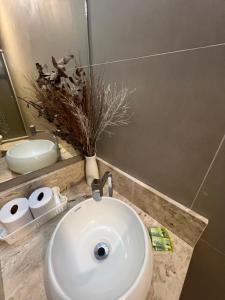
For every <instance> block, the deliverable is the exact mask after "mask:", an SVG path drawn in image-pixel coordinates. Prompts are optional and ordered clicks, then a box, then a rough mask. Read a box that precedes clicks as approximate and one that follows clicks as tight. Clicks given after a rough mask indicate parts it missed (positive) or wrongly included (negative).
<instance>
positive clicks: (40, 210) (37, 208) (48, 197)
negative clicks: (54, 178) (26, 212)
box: [28, 187, 56, 218]
mask: <svg viewBox="0 0 225 300" xmlns="http://www.w3.org/2000/svg"><path fill="white" fill-rule="evenodd" d="M28 202H29V206H30V209H31V212H32V214H33V216H34V218H37V217H39V216H41V215H43V214H45V213H46V212H47V211H49V210H50V209H52V208H53V207H55V206H56V200H55V197H54V194H53V191H52V189H51V188H49V187H43V188H39V189H37V190H35V191H34V192H33V193H32V194H31V195H30V197H29V199H28Z"/></svg>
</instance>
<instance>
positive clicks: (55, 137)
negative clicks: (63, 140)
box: [29, 125, 60, 154]
mask: <svg viewBox="0 0 225 300" xmlns="http://www.w3.org/2000/svg"><path fill="white" fill-rule="evenodd" d="M29 128H30V133H31V135H32V136H35V135H36V134H38V133H49V134H51V135H52V136H53V139H54V142H55V145H56V147H57V151H58V153H59V154H60V148H59V140H58V137H57V135H56V134H57V133H59V132H60V130H59V129H56V130H47V129H40V130H37V129H36V127H35V126H34V125H30V126H29Z"/></svg>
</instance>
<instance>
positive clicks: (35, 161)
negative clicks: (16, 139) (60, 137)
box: [6, 140, 58, 174]
mask: <svg viewBox="0 0 225 300" xmlns="http://www.w3.org/2000/svg"><path fill="white" fill-rule="evenodd" d="M57 159H58V151H57V146H56V145H55V144H54V143H53V142H52V141H49V140H28V141H24V142H22V143H18V144H17V145H15V146H13V147H12V148H11V149H9V150H8V151H7V153H6V162H7V164H8V167H9V169H10V170H12V171H14V172H16V173H19V174H25V173H28V172H32V171H36V170H39V169H41V168H44V167H48V166H50V165H52V164H54V163H55V162H56V161H57Z"/></svg>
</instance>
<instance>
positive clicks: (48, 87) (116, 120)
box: [20, 55, 130, 156]
mask: <svg viewBox="0 0 225 300" xmlns="http://www.w3.org/2000/svg"><path fill="white" fill-rule="evenodd" d="M72 59H74V56H73V55H69V56H66V57H64V58H62V59H60V60H59V61H58V62H57V61H56V59H55V58H54V57H52V63H53V66H54V68H55V70H54V71H52V72H50V73H48V72H45V71H44V67H43V66H42V65H40V64H39V63H37V64H36V68H37V71H38V74H39V76H38V78H37V80H35V81H34V80H30V83H31V87H32V89H33V91H34V93H35V99H32V100H31V99H26V98H20V99H21V100H23V101H25V102H26V104H27V106H28V107H29V106H32V107H33V108H35V109H36V110H37V111H38V112H39V116H42V117H44V118H45V119H47V120H48V121H49V122H52V123H53V124H54V125H55V126H56V127H57V128H59V129H60V133H59V135H60V137H61V138H63V139H65V140H66V141H67V142H69V143H70V144H72V145H73V147H75V148H79V149H80V150H81V151H82V152H83V153H84V154H85V155H86V156H92V155H94V154H95V152H96V143H97V141H98V139H99V138H100V136H101V134H102V133H103V132H104V131H105V130H106V128H108V127H111V126H122V125H126V124H127V123H128V121H129V113H128V108H129V106H128V95H129V94H130V92H129V91H128V89H127V88H122V89H118V87H117V86H116V85H114V86H113V87H111V85H105V83H104V82H103V79H102V77H101V76H99V77H98V78H97V81H95V82H96V84H95V85H94V87H93V88H91V85H90V82H89V80H88V78H87V76H86V74H85V71H84V69H83V68H82V67H79V66H78V65H77V64H76V60H75V68H74V74H72V75H71V76H70V75H68V74H67V71H66V64H67V63H68V62H69V61H70V60H72Z"/></svg>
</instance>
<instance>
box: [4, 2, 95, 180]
mask: <svg viewBox="0 0 225 300" xmlns="http://www.w3.org/2000/svg"><path fill="white" fill-rule="evenodd" d="M0 49H1V51H0V186H1V184H3V183H5V182H8V181H10V180H13V179H15V178H17V177H19V176H20V177H22V176H26V175H27V174H28V173H29V174H30V173H32V172H34V173H35V174H38V172H37V171H38V170H40V169H43V168H47V167H50V166H52V165H53V164H54V165H55V166H57V164H60V163H61V164H62V161H66V160H68V159H71V158H72V157H75V156H77V155H79V150H78V149H76V147H74V145H73V146H72V145H71V143H69V142H68V140H67V139H66V138H64V137H63V136H60V134H59V135H58V134H57V132H56V130H57V128H55V126H54V125H53V123H54V122H51V121H49V120H47V119H46V118H44V117H43V116H42V115H41V113H40V110H38V109H36V107H35V105H34V106H33V105H30V104H32V100H33V98H34V97H35V96H34V95H35V93H34V87H33V83H35V84H36V83H37V79H38V77H39V78H40V74H41V73H43V76H50V77H52V76H55V74H56V73H57V72H58V71H59V70H60V68H61V66H62V64H61V63H60V62H62V59H63V58H64V60H63V68H65V70H66V72H68V73H67V74H70V73H72V72H73V71H74V66H75V65H78V66H79V67H82V68H83V69H84V70H85V73H86V74H88V72H89V46H88V28H87V9H86V1H85V0H64V1H61V0H48V1H46V0H17V1H14V0H1V2H0ZM68 57H69V58H70V59H68V61H66V63H65V58H68ZM40 66H41V69H40ZM46 74H48V75H46ZM50 77H49V78H50ZM37 176H38V175H37Z"/></svg>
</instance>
